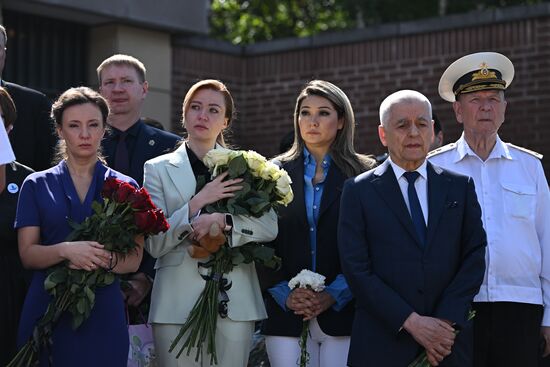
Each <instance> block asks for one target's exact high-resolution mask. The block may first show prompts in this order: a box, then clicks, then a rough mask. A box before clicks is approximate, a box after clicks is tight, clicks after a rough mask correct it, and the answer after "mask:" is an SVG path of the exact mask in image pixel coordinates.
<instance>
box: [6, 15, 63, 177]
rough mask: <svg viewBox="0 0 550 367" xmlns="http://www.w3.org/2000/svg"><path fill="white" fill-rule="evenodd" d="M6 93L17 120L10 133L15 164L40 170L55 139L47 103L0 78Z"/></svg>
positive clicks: (33, 92)
mask: <svg viewBox="0 0 550 367" xmlns="http://www.w3.org/2000/svg"><path fill="white" fill-rule="evenodd" d="M7 42H8V36H7V33H6V29H5V28H4V27H3V26H2V25H0V76H1V75H2V72H3V70H4V65H5V62H6V44H7ZM0 85H1V86H2V87H4V88H5V89H6V90H7V91H8V93H9V94H10V96H11V98H12V99H13V102H14V103H15V107H16V109H17V119H16V120H15V123H14V124H13V130H12V132H11V133H10V141H11V146H12V147H13V151H14V153H15V157H16V159H17V161H18V162H19V163H22V164H24V165H26V166H29V167H31V168H33V169H34V170H37V171H40V170H44V169H47V168H50V167H51V166H52V158H53V153H54V148H55V144H56V142H57V138H56V135H55V134H54V130H53V125H52V124H51V122H50V110H51V103H50V101H49V100H48V99H47V98H46V96H45V95H44V94H42V93H40V92H38V91H36V90H34V89H30V88H26V87H23V86H21V85H18V84H15V83H10V82H6V81H5V80H4V79H2V80H1V81H0Z"/></svg>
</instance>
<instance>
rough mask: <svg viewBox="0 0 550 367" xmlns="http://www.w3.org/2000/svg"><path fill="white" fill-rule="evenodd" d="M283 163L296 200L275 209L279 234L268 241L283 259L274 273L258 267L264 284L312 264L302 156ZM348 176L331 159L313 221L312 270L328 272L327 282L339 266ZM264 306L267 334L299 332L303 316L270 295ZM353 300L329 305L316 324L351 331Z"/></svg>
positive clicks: (335, 333) (329, 329) (345, 332)
mask: <svg viewBox="0 0 550 367" xmlns="http://www.w3.org/2000/svg"><path fill="white" fill-rule="evenodd" d="M283 168H284V169H285V170H286V171H287V172H288V173H289V175H290V178H291V179H292V191H293V192H294V200H293V201H292V202H291V203H290V204H289V205H288V207H281V208H280V210H279V233H278V235H277V238H276V239H275V241H274V242H272V243H271V245H272V246H274V247H275V249H276V251H277V255H279V256H280V257H281V258H282V267H281V269H280V271H278V272H275V273H273V272H271V273H269V271H267V270H266V269H263V268H262V269H261V270H260V269H259V276H260V279H261V283H262V287H263V288H268V287H271V286H273V285H275V284H276V283H278V282H280V281H283V280H287V281H288V280H290V279H291V278H293V277H294V276H295V275H296V274H298V273H299V272H300V271H301V270H302V269H311V253H310V251H311V250H310V245H309V233H310V232H309V224H308V222H307V214H306V207H305V199H304V160H303V158H299V159H296V160H294V161H290V162H287V163H286V164H284V165H283ZM345 179H346V177H345V176H344V174H343V173H342V172H341V171H340V169H339V168H338V167H337V166H336V164H335V163H334V162H332V164H331V165H330V168H329V171H328V173H327V178H326V182H325V186H324V189H323V197H322V198H321V208H320V209H319V210H320V211H319V221H318V225H317V254H316V256H317V259H316V263H317V268H316V272H317V273H319V274H322V275H324V276H325V277H326V280H325V284H327V285H328V284H330V283H331V282H332V281H333V280H334V278H336V276H337V275H338V274H342V270H341V269H340V258H339V256H338V247H337V246H336V235H337V225H338V215H339V210H340V194H341V192H342V186H343V184H344V181H345ZM265 302H266V309H267V314H268V318H267V320H264V322H263V325H262V333H263V334H266V335H279V336H294V337H297V336H299V335H300V331H301V330H302V318H301V317H298V316H296V315H294V312H293V311H291V310H288V311H284V310H283V309H282V308H281V306H279V304H277V302H275V300H274V299H273V297H272V296H271V295H270V294H268V293H266V295H265ZM353 303H354V302H353V301H351V302H350V303H348V304H347V305H346V306H345V307H344V308H343V309H342V310H340V311H339V312H336V311H334V309H333V308H332V307H331V308H329V309H328V310H326V311H325V312H323V313H322V314H320V315H319V316H318V317H317V321H318V322H319V326H320V327H321V329H322V330H323V332H325V333H326V334H328V335H333V336H343V335H348V336H349V335H350V334H351V323H352V320H353V309H354V305H353Z"/></svg>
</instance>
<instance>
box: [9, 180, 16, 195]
mask: <svg viewBox="0 0 550 367" xmlns="http://www.w3.org/2000/svg"><path fill="white" fill-rule="evenodd" d="M17 191H19V186H17V184H14V183H10V184H8V192H9V193H10V194H15V193H17Z"/></svg>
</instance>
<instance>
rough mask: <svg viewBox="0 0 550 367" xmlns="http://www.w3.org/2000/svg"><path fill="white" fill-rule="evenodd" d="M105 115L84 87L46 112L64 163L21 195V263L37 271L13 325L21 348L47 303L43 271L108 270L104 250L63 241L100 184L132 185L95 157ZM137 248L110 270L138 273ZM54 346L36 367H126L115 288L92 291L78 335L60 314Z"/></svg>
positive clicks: (30, 180) (36, 177) (28, 183)
mask: <svg viewBox="0 0 550 367" xmlns="http://www.w3.org/2000/svg"><path fill="white" fill-rule="evenodd" d="M108 113H109V109H108V105H107V102H106V101H105V100H104V99H103V97H101V96H100V95H99V94H98V93H96V92H94V91H93V90H91V89H89V88H86V87H79V88H72V89H69V90H67V91H66V92H64V93H63V94H62V95H61V96H60V97H59V99H58V100H57V101H56V102H55V103H54V105H53V106H52V119H53V120H54V122H55V128H56V130H57V133H58V135H59V138H60V145H59V153H60V157H61V158H62V160H61V162H60V163H59V164H58V165H56V166H54V167H52V168H50V169H48V170H45V171H41V172H37V173H34V174H31V175H30V176H28V177H27V179H26V180H25V182H24V183H23V187H22V189H21V194H20V195H19V202H18V207H17V214H16V221H15V227H16V228H17V229H18V235H19V252H20V256H21V260H22V263H23V265H24V266H25V267H27V268H30V269H34V270H35V271H34V274H33V279H32V282H31V285H30V288H29V291H28V293H27V297H26V299H25V304H24V306H23V312H22V316H21V322H20V325H19V333H18V344H19V345H20V346H21V345H23V344H24V343H25V342H26V341H27V340H28V339H29V338H30V337H31V335H32V331H33V328H34V326H35V323H36V322H37V320H38V319H39V318H40V317H41V316H42V315H43V314H44V312H45V310H46V307H47V305H48V302H49V300H50V297H49V295H48V294H47V293H46V291H45V290H44V277H45V273H46V272H45V271H46V269H47V268H49V267H51V266H53V265H56V264H58V263H60V262H67V264H68V266H70V267H72V268H75V269H82V270H86V271H92V270H94V269H96V268H97V267H103V268H106V269H109V264H110V256H111V255H112V254H111V253H110V252H108V251H106V250H104V249H103V245H102V244H100V243H97V242H93V241H75V242H66V241H65V238H66V237H67V235H68V234H69V233H70V232H71V227H70V226H69V220H72V221H74V222H77V223H80V222H82V221H83V220H84V219H85V218H86V217H88V216H90V215H91V214H92V209H91V204H92V202H93V201H94V200H96V201H100V200H101V196H100V193H101V189H102V186H103V182H104V181H105V179H106V178H108V177H116V178H119V179H121V180H124V181H127V182H130V183H132V184H133V185H136V184H135V182H134V181H133V180H132V179H131V178H129V177H127V176H124V175H123V174H121V173H118V172H116V171H113V170H111V169H109V168H107V167H106V166H104V165H103V164H102V162H101V157H100V155H99V153H98V151H99V147H100V142H101V139H102V138H103V135H104V133H105V129H106V120H107V115H108ZM138 242H139V243H140V246H139V248H138V250H137V251H136V252H135V253H134V254H131V255H130V256H127V257H126V258H125V259H124V260H122V259H121V260H120V261H118V262H117V261H116V259H115V260H114V261H112V262H111V264H116V266H115V267H114V268H113V269H112V271H114V272H116V273H128V272H134V271H136V270H137V268H138V266H139V263H140V261H141V256H142V251H143V250H142V248H143V238H139V239H138ZM114 255H115V256H116V254H114ZM52 340H53V346H52V348H51V350H50V351H46V350H42V351H41V355H40V366H48V357H50V356H51V358H52V363H53V365H54V366H56V367H64V366H67V367H68V366H71V367H74V366H94V367H97V366H102V367H110V366H113V367H115V366H116V367H118V366H120V367H122V366H126V364H127V358H128V347H129V341H128V330H127V326H126V320H125V311H124V303H123V300H122V294H121V292H120V285H119V283H118V281H115V282H114V283H113V284H111V285H110V286H107V287H104V288H99V289H98V290H97V291H96V298H95V306H94V308H93V310H92V312H91V315H90V317H89V318H88V319H87V320H86V321H85V322H84V323H83V324H82V325H81V326H80V327H79V328H78V329H77V330H73V329H72V328H71V317H70V315H68V314H65V315H63V316H62V317H61V319H60V320H59V322H58V324H57V325H56V326H55V328H54V331H53V338H52Z"/></svg>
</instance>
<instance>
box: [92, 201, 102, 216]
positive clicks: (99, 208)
mask: <svg viewBox="0 0 550 367" xmlns="http://www.w3.org/2000/svg"><path fill="white" fill-rule="evenodd" d="M92 210H93V211H94V212H95V213H96V214H100V213H101V212H103V207H102V206H101V204H100V203H98V202H97V201H95V200H94V201H92Z"/></svg>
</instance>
